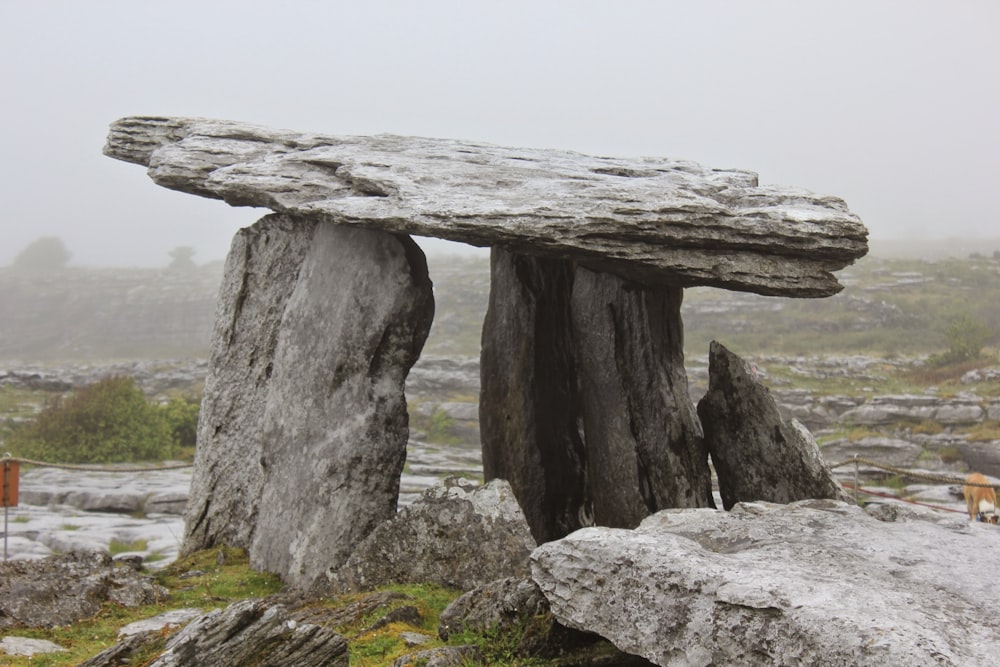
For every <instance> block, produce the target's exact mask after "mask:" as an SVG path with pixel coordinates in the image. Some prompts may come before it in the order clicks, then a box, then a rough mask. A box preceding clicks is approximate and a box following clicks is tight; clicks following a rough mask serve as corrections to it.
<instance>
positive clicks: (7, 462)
mask: <svg viewBox="0 0 1000 667" xmlns="http://www.w3.org/2000/svg"><path fill="white" fill-rule="evenodd" d="M0 461H3V494H2V496H0V498H2V502H3V559H4V561H6V560H7V533H9V532H10V530H9V529H8V525H9V523H8V518H9V516H8V511H9V510H8V508H10V507H16V506H17V475H18V462H17V461H12V460H11V456H10V452H7V454H5V455H4V457H3V459H0Z"/></svg>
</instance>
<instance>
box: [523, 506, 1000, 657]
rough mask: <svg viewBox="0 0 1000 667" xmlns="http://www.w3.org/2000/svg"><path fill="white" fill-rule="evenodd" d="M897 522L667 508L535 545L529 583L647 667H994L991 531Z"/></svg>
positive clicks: (996, 616) (920, 519)
mask: <svg viewBox="0 0 1000 667" xmlns="http://www.w3.org/2000/svg"><path fill="white" fill-rule="evenodd" d="M904 517H908V518H905V519H904V520H903V521H897V522H895V523H885V522H881V521H878V520H876V519H874V518H872V517H871V516H869V515H867V514H865V512H864V511H863V510H862V509H860V508H858V507H855V506H853V505H848V504H846V503H841V502H837V501H830V500H810V501H802V502H798V503H793V504H791V505H773V504H768V503H752V504H744V503H741V504H738V505H736V506H735V507H734V508H733V510H732V511H731V512H721V511H716V510H708V509H697V510H666V511H663V512H659V513H657V514H655V515H653V516H651V517H649V518H647V519H646V520H645V521H643V523H642V525H641V526H640V527H639V528H638V529H636V530H634V531H627V530H619V529H610V528H585V529H582V530H580V531H577V532H576V533H574V534H572V535H570V536H569V537H567V538H565V539H563V540H559V541H557V542H550V543H548V544H545V545H542V546H541V547H539V548H538V549H537V550H536V551H535V552H534V553H533V554H532V575H533V578H534V580H535V581H536V583H537V584H538V585H539V587H540V588H541V589H542V592H543V593H544V594H545V596H546V598H547V599H548V601H549V604H550V607H551V609H552V613H553V614H554V615H555V617H556V619H557V620H558V621H559V622H560V623H563V624H565V625H568V626H570V627H573V628H578V629H586V630H591V631H594V632H597V633H599V634H601V635H602V636H604V637H607V638H608V639H610V640H611V641H612V642H614V643H615V645H617V646H618V647H619V648H621V649H622V650H624V651H627V652H629V653H633V654H636V655H640V656H643V657H645V658H647V659H649V660H651V661H653V662H654V663H656V664H658V665H699V666H703V665H713V664H714V665H723V664H724V665H761V664H769V665H807V664H815V665H844V666H848V665H850V666H854V665H877V666H879V667H884V666H885V665H907V664H909V665H926V664H937V665H973V664H989V663H990V662H991V661H993V660H995V658H996V647H997V641H996V638H997V636H998V633H1000V602H998V600H1000V583H998V581H997V579H996V577H993V576H990V575H989V574H986V575H985V576H984V573H985V572H989V570H990V567H991V564H992V560H991V558H992V557H991V556H990V554H995V553H997V550H998V549H1000V530H997V529H996V528H995V527H993V526H988V525H985V524H972V523H969V522H967V521H965V520H964V519H951V518H946V519H942V518H941V517H940V516H939V515H922V514H921V515H915V514H912V513H907V514H905V515H904ZM979 554H982V557H981V558H980V557H979V556H978V555H979Z"/></svg>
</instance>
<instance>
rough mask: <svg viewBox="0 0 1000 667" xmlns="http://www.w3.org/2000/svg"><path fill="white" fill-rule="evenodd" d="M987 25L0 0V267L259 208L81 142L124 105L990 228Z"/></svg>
mask: <svg viewBox="0 0 1000 667" xmlns="http://www.w3.org/2000/svg"><path fill="white" fill-rule="evenodd" d="M998 24H1000V5H997V3H995V2H992V1H990V0H983V1H965V2H958V3H950V4H947V5H945V4H942V3H936V2H922V1H916V2H906V3H900V2H871V1H870V0H863V1H854V0H849V1H845V2H811V3H802V2H796V1H794V0H788V1H776V0H772V1H764V2H755V3H736V2H724V1H709V2H699V3H682V2H659V1H657V2H653V1H645V2H644V1H637V2H628V3H622V2H614V3H613V2H595V1H589V2H588V1H584V2H579V1H574V2H570V1H568V0H567V1H552V0H550V1H542V2H539V1H537V0H535V1H533V2H522V1H506V2H503V3H469V2H457V1H456V2H445V1H440V0H431V1H428V2H420V3H404V2H386V1H375V2H368V3H347V2H330V3H319V2H286V3H281V4H280V5H277V4H264V3H246V2H230V1H223V2H211V3H204V2H201V3H194V2H189V1H187V0H180V1H177V2H171V3H169V4H167V5H162V4H156V5H154V4H151V3H125V2H112V1H100V0H98V1H94V2H87V3H79V2H69V1H65V2H57V1H53V0H41V1H39V0H30V1H29V0H5V2H3V3H2V4H0V90H2V91H3V96H4V104H3V105H0V122H2V127H3V128H4V129H3V131H2V133H0V183H2V185H0V188H2V193H3V199H4V202H5V212H4V216H3V219H2V225H3V227H2V228H3V242H2V243H0V266H3V265H7V264H9V263H10V262H11V260H12V259H13V258H14V257H15V256H16V255H17V253H18V252H19V251H20V250H21V249H23V248H24V247H25V246H27V245H28V244H29V243H30V242H32V241H33V240H35V239H37V238H38V237H40V236H57V237H59V238H61V239H62V240H63V241H64V242H65V244H66V247H67V248H68V249H69V251H70V252H71V253H72V258H71V260H70V264H71V265H74V266H164V265H166V264H167V263H168V262H169V256H168V253H169V251H170V250H171V249H173V248H175V247H178V246H191V247H193V248H195V251H196V254H195V257H194V259H195V261H196V262H198V263H206V262H210V261H215V260H220V259H222V258H223V257H224V256H225V254H226V252H227V250H228V247H229V243H230V240H231V238H232V235H233V233H234V232H235V231H236V230H237V229H239V228H240V227H243V226H246V225H250V224H252V223H253V222H254V221H255V220H257V219H258V218H259V217H260V216H261V215H262V214H264V213H265V211H261V210H254V209H233V208H230V207H229V206H227V205H225V204H224V203H222V202H217V201H209V200H205V199H198V198H195V197H191V196H190V195H185V194H181V193H176V192H170V191H167V190H164V189H162V188H160V187H158V186H155V185H154V184H153V183H152V182H151V181H150V180H149V179H148V178H147V177H146V176H145V175H144V174H143V173H142V170H141V169H137V168H136V167H135V166H134V165H128V164H124V163H119V162H116V161H114V160H111V159H109V158H106V157H104V156H103V155H102V154H101V148H102V146H103V143H104V139H105V135H106V133H107V127H108V124H109V123H111V122H112V121H114V120H115V119H117V118H120V117H123V116H128V115H143V114H145V115H178V116H202V117H213V118H225V119H232V120H237V121H242V122H250V123H257V124H262V125H269V126H274V127H280V128H287V129H294V130H301V131H314V132H322V133H326V134H333V135H338V134H340V135H351V134H377V133H383V132H387V133H394V134H403V135H418V136H432V137H448V138H458V139H468V140H475V141H485V142H490V143H497V144H503V145H511V146H529V147H539V148H562V149H570V150H575V151H579V152H583V153H590V154H597V155H606V156H639V155H652V156H664V157H673V158H683V159H690V160H695V161H697V162H700V163H702V164H705V165H707V166H710V167H719V168H742V169H751V170H754V171H757V172H758V173H759V174H760V180H761V183H764V184H776V185H790V186H796V187H802V188H806V189H809V190H813V191H816V192H820V193H823V194H830V195H836V196H839V197H842V198H844V199H845V200H846V201H847V203H848V205H849V206H850V207H851V210H852V211H854V212H855V213H857V214H858V215H859V216H860V217H861V218H862V220H863V221H864V223H865V224H866V225H867V227H868V229H869V230H870V232H871V236H872V238H873V239H906V240H909V241H913V240H921V239H924V240H926V239H944V238H977V237H985V236H1000V231H998V230H1000V226H998V224H997V223H998V220H997V216H996V213H995V207H994V205H993V198H994V191H995V178H996V174H997V173H1000V133H998V132H997V130H996V119H997V118H998V117H1000V86H997V85H996V82H997V81H1000V42H998V40H996V39H995V35H994V34H993V33H994V30H995V26H996V25H998ZM419 242H420V243H421V245H423V246H424V247H425V249H427V250H428V252H431V253H442V252H457V251H471V250H472V249H470V248H468V247H467V246H462V245H459V244H452V243H446V242H441V241H434V242H432V241H428V240H424V239H421V240H420V241H419Z"/></svg>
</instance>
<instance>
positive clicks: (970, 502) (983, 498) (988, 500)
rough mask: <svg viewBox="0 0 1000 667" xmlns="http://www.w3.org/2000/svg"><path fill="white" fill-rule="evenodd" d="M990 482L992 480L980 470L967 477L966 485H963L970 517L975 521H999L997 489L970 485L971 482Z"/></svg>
mask: <svg viewBox="0 0 1000 667" xmlns="http://www.w3.org/2000/svg"><path fill="white" fill-rule="evenodd" d="M989 483H990V480H988V479H986V476H985V475H982V474H980V473H978V472H974V473H972V474H971V475H969V476H968V477H966V478H965V484H966V485H965V486H963V487H962V495H964V496H965V505H966V507H968V509H969V518H970V519H972V520H973V521H985V522H986V523H997V520H998V519H1000V517H998V516H997V493H996V491H994V490H993V489H992V488H991V487H988V486H969V484H989Z"/></svg>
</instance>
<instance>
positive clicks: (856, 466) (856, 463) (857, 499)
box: [854, 454, 861, 507]
mask: <svg viewBox="0 0 1000 667" xmlns="http://www.w3.org/2000/svg"><path fill="white" fill-rule="evenodd" d="M860 467H861V464H860V462H859V461H858V455H857V454H855V455H854V503H855V504H856V505H857V506H858V507H860V506H861V493H860V492H859V491H858V485H859V484H860V482H859V481H858V469H859V468H860Z"/></svg>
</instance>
